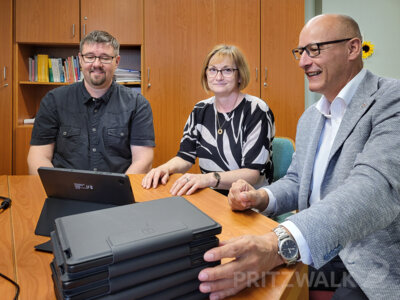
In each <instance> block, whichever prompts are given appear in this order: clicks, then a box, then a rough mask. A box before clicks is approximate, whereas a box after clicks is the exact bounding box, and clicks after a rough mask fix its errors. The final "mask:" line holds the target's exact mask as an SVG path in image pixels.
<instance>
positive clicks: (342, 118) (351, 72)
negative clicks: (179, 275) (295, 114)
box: [199, 15, 400, 299]
mask: <svg viewBox="0 0 400 300" xmlns="http://www.w3.org/2000/svg"><path fill="white" fill-rule="evenodd" d="M292 52H293V55H294V57H295V58H296V59H297V60H298V61H299V66H300V67H301V68H302V69H303V70H304V73H305V75H306V77H307V79H308V82H309V89H310V90H311V91H313V92H317V93H320V94H322V97H321V99H320V100H319V101H318V102H317V103H316V104H314V105H312V106H311V107H309V108H308V109H307V110H306V111H305V112H304V114H303V115H302V117H301V118H300V120H299V123H298V126H297V136H296V152H295V154H294V155H293V159H292V163H291V165H290V167H289V170H288V172H287V174H286V176H285V177H284V178H282V179H281V180H279V181H277V182H275V183H273V184H272V185H270V186H268V187H264V188H261V189H258V190H255V189H254V188H253V187H252V186H251V185H249V184H248V183H247V182H245V181H243V180H239V181H237V182H236V183H234V184H233V186H232V188H231V189H230V192H229V195H228V201H229V203H230V205H231V207H232V209H233V210H239V211H240V210H247V209H257V210H258V211H260V212H261V213H263V214H265V215H267V216H274V215H279V214H282V213H284V212H287V211H292V210H294V209H298V210H299V213H297V214H295V215H293V216H291V217H289V218H288V219H287V221H285V222H284V223H282V224H281V225H280V226H278V227H277V228H275V229H274V230H273V231H272V232H269V233H266V234H265V235H263V236H245V237H238V238H235V239H233V240H229V241H226V242H224V243H222V244H221V245H220V247H217V248H214V249H211V250H209V251H208V252H206V253H205V255H204V258H205V260H207V261H215V260H219V259H222V258H235V259H234V260H233V261H231V262H229V263H226V264H222V265H220V266H217V267H214V268H207V269H204V270H202V271H201V272H200V274H199V279H200V280H201V281H202V283H201V285H200V290H201V291H202V292H205V293H209V292H210V293H211V294H210V299H222V298H225V297H227V296H229V295H233V294H236V293H237V292H239V291H240V290H242V289H243V288H245V287H246V286H248V285H249V284H251V282H254V281H255V280H257V279H259V278H260V277H262V276H271V275H266V274H268V271H270V270H272V269H273V268H275V267H277V266H280V265H284V264H287V265H291V264H295V263H297V262H299V261H301V262H303V263H305V264H308V265H310V270H312V272H311V274H313V272H314V271H315V272H318V271H321V273H319V276H320V277H319V279H318V280H319V281H320V283H321V282H322V283H326V285H332V284H331V283H332V281H329V280H331V278H328V277H327V276H333V277H334V278H333V279H334V280H335V281H337V282H338V284H337V285H335V284H333V286H330V287H331V288H332V287H333V288H336V290H335V294H334V297H333V299H368V298H369V299H398V297H399V295H400V196H399V195H400V176H399V175H398V174H400V150H399V149H400V138H399V137H398V127H399V126H400V81H398V80H394V79H387V78H382V77H378V76H376V75H374V74H372V73H371V72H369V71H367V70H366V69H363V62H362V39H361V34H360V30H359V27H358V25H357V23H356V22H355V21H354V20H353V19H352V18H350V17H348V16H344V15H320V16H317V17H314V18H313V19H311V20H310V21H309V22H308V23H307V24H306V25H305V26H304V28H303V29H302V31H301V33H300V37H299V45H298V47H297V48H295V49H293V50H292ZM274 271H276V270H274ZM278 271H279V269H278ZM314 274H315V273H314ZM343 274H344V275H343ZM337 275H338V276H339V275H343V278H336V276H337ZM310 279H312V278H311V277H310ZM314 279H315V278H314ZM338 279H339V280H338ZM311 282H312V281H311ZM299 283H301V281H300V282H299Z"/></svg>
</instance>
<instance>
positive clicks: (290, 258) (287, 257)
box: [273, 225, 299, 265]
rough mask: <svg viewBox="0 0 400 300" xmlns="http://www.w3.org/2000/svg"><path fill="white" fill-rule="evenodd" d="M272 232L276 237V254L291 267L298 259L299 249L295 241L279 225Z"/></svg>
mask: <svg viewBox="0 0 400 300" xmlns="http://www.w3.org/2000/svg"><path fill="white" fill-rule="evenodd" d="M273 231H274V232H275V234H276V235H277V236H278V254H279V255H280V256H281V257H282V259H283V260H284V261H285V263H286V264H287V265H293V264H294V263H296V262H297V260H298V259H299V248H298V246H297V243H296V241H295V240H294V239H293V238H292V237H291V236H290V235H289V233H288V232H287V231H286V230H285V229H284V227H283V226H281V225H279V226H278V227H276V228H275V229H274V230H273Z"/></svg>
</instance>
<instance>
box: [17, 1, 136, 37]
mask: <svg viewBox="0 0 400 300" xmlns="http://www.w3.org/2000/svg"><path fill="white" fill-rule="evenodd" d="M15 2H16V20H17V22H16V42H18V43H35V44H46V43H50V44H68V43H72V44H74V43H79V41H80V37H83V36H85V35H86V34H87V33H89V32H90V31H93V30H95V29H100V30H105V31H108V32H110V33H111V34H112V35H114V36H115V37H116V38H117V39H118V41H119V42H120V44H126V45H128V44H130V45H140V44H141V43H142V32H143V27H142V26H143V20H142V15H143V14H142V6H143V2H142V0H118V1H116V2H115V1H106V0H81V1H79V0H70V1H62V0H35V1H31V0H16V1H15Z"/></svg>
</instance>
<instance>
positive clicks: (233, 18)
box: [214, 0, 260, 97]
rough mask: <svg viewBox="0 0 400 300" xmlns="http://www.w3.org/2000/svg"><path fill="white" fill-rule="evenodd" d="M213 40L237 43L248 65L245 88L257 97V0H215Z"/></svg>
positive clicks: (258, 19) (258, 10) (258, 58)
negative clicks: (248, 79)
mask: <svg viewBox="0 0 400 300" xmlns="http://www.w3.org/2000/svg"><path fill="white" fill-rule="evenodd" d="M214 1H215V2H214V3H215V10H214V11H215V14H214V16H215V25H214V29H215V30H216V33H215V35H216V36H215V42H216V43H225V44H232V45H235V46H238V47H239V48H240V49H241V50H242V51H243V53H244V55H245V56H246V59H247V62H248V64H249V67H250V83H249V85H248V87H247V88H246V89H245V90H244V92H246V93H248V94H251V95H254V96H257V97H260V76H259V70H260V0H214Z"/></svg>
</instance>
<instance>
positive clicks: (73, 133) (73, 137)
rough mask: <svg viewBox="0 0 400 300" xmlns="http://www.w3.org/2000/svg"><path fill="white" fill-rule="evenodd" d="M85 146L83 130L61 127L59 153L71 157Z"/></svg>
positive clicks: (58, 140) (58, 141) (58, 142)
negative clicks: (82, 135)
mask: <svg viewBox="0 0 400 300" xmlns="http://www.w3.org/2000/svg"><path fill="white" fill-rule="evenodd" d="M82 145H83V140H82V137H81V129H80V128H77V127H66V126H61V127H60V131H59V138H58V139H57V152H60V153H63V156H66V157H69V156H70V155H71V153H73V152H76V151H78V149H79V148H81V147H82Z"/></svg>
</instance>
